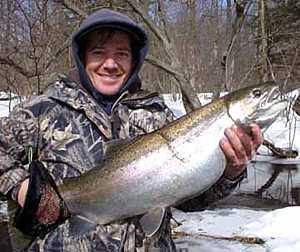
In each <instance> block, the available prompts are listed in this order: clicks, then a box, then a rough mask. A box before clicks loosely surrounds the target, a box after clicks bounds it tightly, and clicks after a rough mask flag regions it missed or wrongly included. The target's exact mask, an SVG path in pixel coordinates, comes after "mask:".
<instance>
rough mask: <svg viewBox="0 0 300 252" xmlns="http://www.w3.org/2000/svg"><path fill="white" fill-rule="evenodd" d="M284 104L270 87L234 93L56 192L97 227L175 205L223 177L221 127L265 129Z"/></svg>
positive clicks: (140, 140) (134, 142)
mask: <svg viewBox="0 0 300 252" xmlns="http://www.w3.org/2000/svg"><path fill="white" fill-rule="evenodd" d="M287 105H288V101H287V100H286V99H284V98H283V97H282V96H281V94H280V91H279V86H278V85H275V84H274V83H265V84H261V85H257V86H252V87H247V88H244V89H240V90H237V91H235V92H232V93H230V94H228V95H226V96H224V97H222V98H219V99H217V100H215V101H213V102H211V103H209V104H207V105H205V106H204V107H201V108H199V109H197V110H195V111H193V112H192V113H190V114H188V115H186V116H183V117H182V118H179V119H178V120H176V121H174V122H172V123H171V124H169V125H168V126H166V127H164V128H161V129H159V130H156V131H154V132H152V133H150V134H146V135H143V136H140V137H137V138H136V139H133V140H132V141H131V142H130V143H129V144H127V145H125V146H123V147H121V148H120V149H118V150H117V151H114V153H113V154H112V155H111V156H110V157H109V158H108V159H107V160H105V162H104V163H103V165H101V166H99V167H97V168H94V169H92V170H91V171H89V172H87V173H85V174H83V175H82V176H80V177H76V178H71V179H67V180H64V182H63V184H62V185H60V186H59V187H58V189H59V191H60V193H61V196H62V197H63V199H64V200H65V202H66V203H67V206H68V208H69V210H70V212H71V213H74V214H78V215H81V216H84V217H86V218H88V219H90V220H92V221H95V222H97V223H99V224H106V223H111V222H113V221H116V220H120V219H124V218H127V217H131V216H136V215H140V214H144V213H147V212H148V211H151V209H155V208H158V207H162V208H164V207H167V206H174V205H176V204H177V203H179V202H182V201H184V200H187V199H190V198H193V197H195V196H197V195H199V194H201V193H203V192H204V191H206V190H207V189H208V188H209V187H211V186H212V185H213V184H214V183H216V181H217V180H218V179H219V178H220V177H221V175H222V173H223V171H224V169H225V166H226V160H225V156H224V154H223V153H222V151H221V149H220V147H219V141H220V139H221V137H222V136H223V132H224V129H225V128H227V127H230V126H232V125H233V124H234V123H236V124H239V125H242V127H245V128H246V127H247V126H249V124H250V123H253V122H255V123H257V124H258V125H259V126H260V127H261V128H262V129H266V128H267V127H268V126H269V125H271V124H272V122H274V120H275V119H276V118H277V116H278V115H279V114H280V113H281V112H282V111H283V110H284V109H285V108H286V107H287Z"/></svg>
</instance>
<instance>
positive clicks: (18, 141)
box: [0, 110, 37, 197]
mask: <svg viewBox="0 0 300 252" xmlns="http://www.w3.org/2000/svg"><path fill="white" fill-rule="evenodd" d="M36 134H37V123H36V120H35V119H34V118H32V119H30V118H28V115H26V113H23V112H22V110H15V111H13V112H12V113H11V114H10V116H9V117H2V118H0V194H1V195H2V196H5V197H8V196H9V192H10V191H11V190H12V189H13V188H14V187H15V186H16V185H17V184H18V183H20V182H21V181H22V180H24V179H25V178H26V177H27V176H28V175H29V174H28V171H27V168H26V163H27V162H28V147H29V146H34V145H35V141H36V139H35V138H36Z"/></svg>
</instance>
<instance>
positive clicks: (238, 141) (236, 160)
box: [220, 124, 263, 179]
mask: <svg viewBox="0 0 300 252" xmlns="http://www.w3.org/2000/svg"><path fill="white" fill-rule="evenodd" d="M250 129H251V132H250V133H246V132H245V131H244V130H243V129H242V128H241V127H238V126H236V125H233V126H232V127H230V128H226V129H225V131H224V137H223V138H222V139H221V140H220V147H221V149H222V151H223V153H224V155H225V157H226V159H227V166H226V168H225V171H224V174H223V176H224V177H225V178H228V179H235V178H237V177H238V176H239V175H241V174H242V173H243V172H244V170H245V169H246V164H247V162H248V160H250V159H252V157H253V155H254V154H255V152H256V150H257V149H258V147H259V146H260V145H261V144H262V142H263V137H262V133H261V130H260V128H259V126H258V125H256V124H253V125H251V126H250Z"/></svg>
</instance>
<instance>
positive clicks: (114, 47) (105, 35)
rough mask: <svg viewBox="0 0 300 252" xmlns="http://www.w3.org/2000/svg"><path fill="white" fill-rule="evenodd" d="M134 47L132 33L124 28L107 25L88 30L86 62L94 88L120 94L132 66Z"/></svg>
mask: <svg viewBox="0 0 300 252" xmlns="http://www.w3.org/2000/svg"><path fill="white" fill-rule="evenodd" d="M132 51H133V40H132V37H131V36H130V35H129V34H128V33H126V32H124V31H121V30H116V29H110V28H107V29H100V30H95V31H93V32H91V33H90V34H88V36H87V39H86V43H85V49H84V53H83V63H84V66H85V70H86V72H87V74H88V76H89V78H90V80H91V82H92V84H93V86H94V88H95V89H97V90H98V91H99V92H100V93H102V94H104V95H115V94H117V93H118V92H119V91H120V89H121V88H122V86H123V85H124V83H125V82H126V81H127V80H128V77H129V75H130V74H131V71H132V69H133V66H134V61H133V53H132Z"/></svg>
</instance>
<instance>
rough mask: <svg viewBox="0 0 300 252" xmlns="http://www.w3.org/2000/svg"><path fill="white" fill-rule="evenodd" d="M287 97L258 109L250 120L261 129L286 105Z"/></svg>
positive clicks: (275, 117) (287, 102)
mask: <svg viewBox="0 0 300 252" xmlns="http://www.w3.org/2000/svg"><path fill="white" fill-rule="evenodd" d="M288 104H289V101H288V99H282V100H277V101H275V102H274V101H273V102H272V103H270V104H269V106H266V107H265V108H264V109H260V110H259V111H258V112H257V113H256V114H255V115H254V117H252V119H251V121H253V122H255V123H256V124H257V125H258V126H259V127H260V128H261V129H264V128H266V127H268V126H269V125H271V124H272V123H273V122H274V121H275V120H276V119H277V117H278V116H279V115H280V114H281V113H282V112H283V111H284V110H285V109H286V108H287V107H288Z"/></svg>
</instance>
